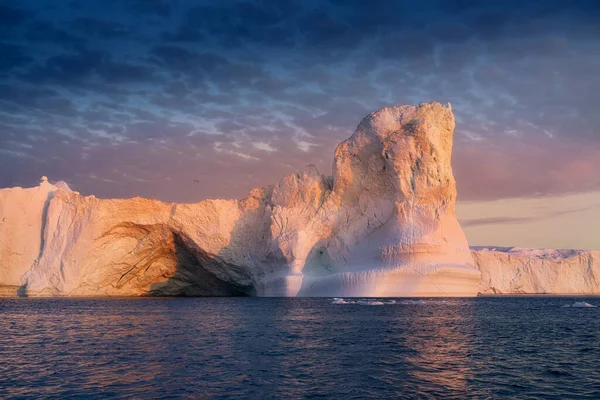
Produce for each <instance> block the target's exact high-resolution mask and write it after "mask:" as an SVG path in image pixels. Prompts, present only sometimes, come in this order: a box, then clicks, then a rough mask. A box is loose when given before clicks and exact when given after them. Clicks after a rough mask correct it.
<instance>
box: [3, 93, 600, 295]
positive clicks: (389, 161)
mask: <svg viewBox="0 0 600 400" xmlns="http://www.w3.org/2000/svg"><path fill="white" fill-rule="evenodd" d="M453 131H454V115H453V114H452V111H451V109H450V107H449V106H447V107H446V106H443V105H441V104H438V103H430V104H421V105H419V106H417V107H413V106H397V107H388V108H384V109H381V110H379V111H376V112H374V113H371V114H369V115H368V116H367V117H365V118H364V119H363V120H362V121H361V122H360V124H359V125H358V127H357V129H356V131H355V132H354V134H353V135H352V136H351V137H350V138H348V139H346V140H345V141H343V142H342V143H341V144H340V145H338V147H337V148H336V150H335V154H334V160H333V175H332V176H324V175H322V174H320V173H319V171H318V170H317V168H316V167H315V166H312V165H311V166H308V167H306V168H305V169H304V170H303V171H300V172H298V173H293V174H289V175H287V176H285V177H284V178H283V179H282V180H281V181H280V182H279V183H278V184H277V185H270V186H265V187H262V188H258V189H253V190H252V191H250V192H249V193H248V195H247V197H246V198H244V199H242V200H204V201H201V202H199V203H194V204H175V203H164V202H160V201H157V200H151V199H143V198H132V199H97V198H95V197H94V196H82V195H80V194H79V193H77V192H72V191H71V190H70V189H69V188H68V186H67V185H66V184H64V183H56V184H51V183H49V182H48V180H47V179H43V180H42V182H41V183H40V185H39V186H37V187H33V188H28V189H23V188H20V187H15V188H7V189H2V190H0V221H2V222H0V285H1V287H0V295H22V296H244V295H258V296H339V297H343V296H361V297H399V296H475V295H476V294H477V293H479V292H481V293H511V291H513V292H519V293H520V291H521V290H522V291H528V290H531V291H537V292H543V293H552V290H570V291H574V292H581V293H597V292H598V280H599V279H596V277H597V276H598V273H599V271H598V270H599V267H598V261H597V260H598V257H597V256H596V255H593V254H591V253H589V252H588V253H586V254H589V257H587V258H586V256H578V257H579V258H577V260H576V261H568V265H569V268H571V269H572V270H573V271H574V272H572V273H565V272H564V271H563V270H562V269H564V268H563V266H564V265H565V263H564V262H562V263H561V261H560V260H558V261H557V260H554V261H552V262H553V263H554V264H552V263H550V261H549V260H546V261H540V263H538V264H536V263H533V264H532V263H527V267H520V266H519V265H520V264H519V262H520V261H518V259H515V257H516V255H508V256H507V257H512V258H511V259H510V260H511V263H512V264H510V263H509V266H510V265H514V267H510V268H509V269H507V270H506V271H505V270H502V268H501V267H500V266H499V265H500V264H499V262H498V260H500V259H502V256H495V255H493V253H494V254H495V253H498V251H496V252H494V251H487V252H486V254H483V252H484V251H483V250H482V251H475V252H474V253H473V254H475V259H474V257H473V255H472V253H471V250H470V249H469V246H468V243H467V240H466V238H465V236H464V233H463V231H462V229H461V227H460V225H459V223H458V221H457V219H456V217H455V211H454V207H455V202H456V185H455V181H454V177H453V175H452V169H451V166H450V160H451V152H452V135H453ZM500 253H501V252H500ZM505 253H506V252H505ZM479 254H483V255H481V256H480V255H479ZM519 257H527V256H526V255H523V254H521V255H520V256H519ZM536 257H537V255H536ZM567 258H568V257H567ZM540 259H541V258H540ZM486 260H487V261H486ZM488 261H489V262H488ZM502 262H503V261H501V262H500V263H502ZM584 262H587V264H586V265H587V267H586V268H587V269H585V271H584V270H583V269H582V268H583V264H582V263H584ZM580 264H581V267H580V266H579V265H580ZM536 265H539V266H540V269H541V270H536V269H535V268H536V267H535V266H536ZM580 270H581V273H583V274H584V275H585V279H583V280H581V279H579V280H577V279H576V278H577V276H579V275H578V274H579V273H580ZM544 274H550V275H549V276H548V279H541V278H540V277H539V276H538V275H541V276H546V275H544ZM528 276H530V277H531V279H533V281H534V282H535V283H534V284H530V285H528V284H526V282H527V279H528ZM553 277H556V279H554V278H553ZM560 279H570V282H571V283H568V284H567V283H564V284H559V283H556V280H560ZM496 280H497V281H496ZM533 281H532V282H533ZM545 285H546V286H547V287H546V286H545Z"/></svg>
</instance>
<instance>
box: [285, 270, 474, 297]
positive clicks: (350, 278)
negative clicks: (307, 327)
mask: <svg viewBox="0 0 600 400" xmlns="http://www.w3.org/2000/svg"><path fill="white" fill-rule="evenodd" d="M478 284H479V274H478V273H477V271H474V270H472V269H469V268H461V267H460V266H459V267H448V266H429V267H425V268H418V269H417V268H406V267H401V268H396V269H371V270H365V271H356V272H341V273H336V274H330V275H323V276H310V275H308V276H307V275H305V276H304V277H303V281H302V286H301V288H300V291H299V292H298V294H297V295H298V296H305V297H332V296H336V297H440V296H442V297H469V296H473V292H474V290H473V288H474V287H476V286H477V285H478Z"/></svg>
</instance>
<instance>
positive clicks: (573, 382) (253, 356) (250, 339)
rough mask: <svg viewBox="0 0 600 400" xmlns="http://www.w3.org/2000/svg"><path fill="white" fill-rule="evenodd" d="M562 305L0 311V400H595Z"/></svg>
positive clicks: (48, 304)
mask: <svg viewBox="0 0 600 400" xmlns="http://www.w3.org/2000/svg"><path fill="white" fill-rule="evenodd" d="M575 301H587V302H588V303H591V304H595V305H599V306H600V298H589V299H584V298H567V297H498V298H494V297H483V298H473V299H424V300H422V301H420V300H408V299H404V300H402V299H396V300H395V302H396V304H383V305H369V304H364V302H362V303H363V304H332V299H326V298H287V299H286V298H170V299H167V298H165V299H162V298H158V299H106V300H98V299H0V398H2V399H11V398H40V397H44V398H61V399H65V398H141V399H145V398H194V399H197V398H210V399H226V398H252V399H271V398H273V399H277V398H284V399H296V398H323V399H362V398H374V397H377V398H390V399H398V398H436V399H437V398H465V397H467V398H522V399H525V398H552V399H565V398H569V399H572V398H590V399H598V398H600V307H598V308H562V307H561V306H563V305H565V304H571V303H573V302H575ZM336 302H337V303H343V301H336Z"/></svg>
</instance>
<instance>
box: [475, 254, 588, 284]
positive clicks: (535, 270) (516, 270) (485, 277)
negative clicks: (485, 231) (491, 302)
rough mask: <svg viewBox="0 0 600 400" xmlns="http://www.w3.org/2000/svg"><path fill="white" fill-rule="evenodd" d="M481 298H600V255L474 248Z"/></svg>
mask: <svg viewBox="0 0 600 400" xmlns="http://www.w3.org/2000/svg"><path fill="white" fill-rule="evenodd" d="M472 250H473V258H474V259H475V266H476V267H477V268H478V269H479V270H480V271H481V281H480V283H479V292H480V293H482V294H600V252H598V251H584V250H550V249H522V248H518V247H472Z"/></svg>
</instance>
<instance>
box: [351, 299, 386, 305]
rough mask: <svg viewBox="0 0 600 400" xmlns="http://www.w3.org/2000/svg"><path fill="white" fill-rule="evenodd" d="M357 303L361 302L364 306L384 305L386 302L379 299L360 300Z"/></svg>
mask: <svg viewBox="0 0 600 400" xmlns="http://www.w3.org/2000/svg"><path fill="white" fill-rule="evenodd" d="M356 304H360V305H363V306H382V305H383V304H384V303H383V301H379V300H358V301H357V302H356Z"/></svg>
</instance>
